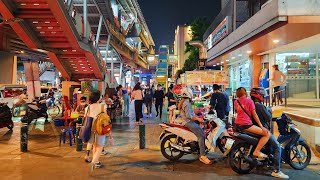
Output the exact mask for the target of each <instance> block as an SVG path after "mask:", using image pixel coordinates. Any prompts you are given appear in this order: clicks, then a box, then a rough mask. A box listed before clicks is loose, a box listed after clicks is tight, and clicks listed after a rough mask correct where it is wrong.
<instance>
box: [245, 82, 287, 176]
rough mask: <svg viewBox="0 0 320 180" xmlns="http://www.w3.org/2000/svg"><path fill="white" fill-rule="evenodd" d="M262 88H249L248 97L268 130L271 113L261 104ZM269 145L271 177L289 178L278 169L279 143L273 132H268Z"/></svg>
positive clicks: (279, 158) (279, 160)
mask: <svg viewBox="0 0 320 180" xmlns="http://www.w3.org/2000/svg"><path fill="white" fill-rule="evenodd" d="M264 95H265V92H264V89H261V88H252V89H251V90H250V97H251V99H252V100H253V102H254V104H255V108H256V112H257V115H258V117H259V119H260V122H261V124H262V126H263V127H265V128H266V129H268V130H269V131H270V130H271V127H270V126H271V125H270V122H271V119H272V115H271V113H270V112H269V111H268V109H267V108H266V107H265V106H264V105H263V104H262V102H263V99H264ZM268 143H269V145H270V147H271V148H272V152H273V156H274V167H273V168H274V170H273V172H272V174H271V176H273V177H277V178H283V179H289V176H288V175H286V174H284V173H283V172H281V171H280V164H281V148H280V144H279V142H278V141H277V139H276V138H275V137H274V135H273V134H270V139H269V141H268Z"/></svg>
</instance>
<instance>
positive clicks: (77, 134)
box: [75, 118, 83, 151]
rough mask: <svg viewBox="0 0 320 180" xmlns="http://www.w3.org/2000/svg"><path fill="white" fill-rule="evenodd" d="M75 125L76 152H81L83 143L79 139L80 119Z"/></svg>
mask: <svg viewBox="0 0 320 180" xmlns="http://www.w3.org/2000/svg"><path fill="white" fill-rule="evenodd" d="M75 123H76V150H77V151H82V149H83V143H82V139H80V138H79V134H80V128H81V124H82V119H81V118H78V120H77V121H76V122H75Z"/></svg>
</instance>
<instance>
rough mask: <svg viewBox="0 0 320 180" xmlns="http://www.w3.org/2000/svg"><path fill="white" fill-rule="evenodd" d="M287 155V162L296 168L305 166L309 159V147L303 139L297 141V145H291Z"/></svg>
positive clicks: (300, 168) (299, 168)
mask: <svg viewBox="0 0 320 180" xmlns="http://www.w3.org/2000/svg"><path fill="white" fill-rule="evenodd" d="M288 155H289V157H288V161H289V162H288V164H289V165H290V166H291V167H292V168H293V169H296V170H302V169H304V168H306V167H307V166H308V165H309V163H310V160H311V150H310V147H309V146H308V144H306V143H305V142H304V141H299V142H298V144H297V145H294V146H292V148H291V149H290V152H289V154H288Z"/></svg>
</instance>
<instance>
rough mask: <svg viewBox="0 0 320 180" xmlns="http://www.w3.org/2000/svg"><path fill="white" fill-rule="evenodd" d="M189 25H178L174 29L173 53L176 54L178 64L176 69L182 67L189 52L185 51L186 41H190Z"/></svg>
mask: <svg viewBox="0 0 320 180" xmlns="http://www.w3.org/2000/svg"><path fill="white" fill-rule="evenodd" d="M191 39H192V32H191V27H190V26H187V25H179V26H177V28H176V31H175V40H174V54H175V55H176V56H177V61H178V63H177V64H178V65H177V68H176V69H182V68H183V66H184V62H185V60H186V59H187V58H188V56H189V53H185V50H186V45H185V44H186V42H189V41H191Z"/></svg>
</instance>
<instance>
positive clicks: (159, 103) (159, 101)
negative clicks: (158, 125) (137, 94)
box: [153, 84, 164, 119]
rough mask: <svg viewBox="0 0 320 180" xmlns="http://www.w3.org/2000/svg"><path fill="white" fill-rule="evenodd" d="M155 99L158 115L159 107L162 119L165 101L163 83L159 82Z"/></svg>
mask: <svg viewBox="0 0 320 180" xmlns="http://www.w3.org/2000/svg"><path fill="white" fill-rule="evenodd" d="M153 101H154V103H155V106H156V111H157V115H156V117H158V115H159V108H160V119H161V117H162V108H163V102H164V92H163V90H162V89H161V85H160V84H158V86H157V90H156V91H155V92H154V95H153Z"/></svg>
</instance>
